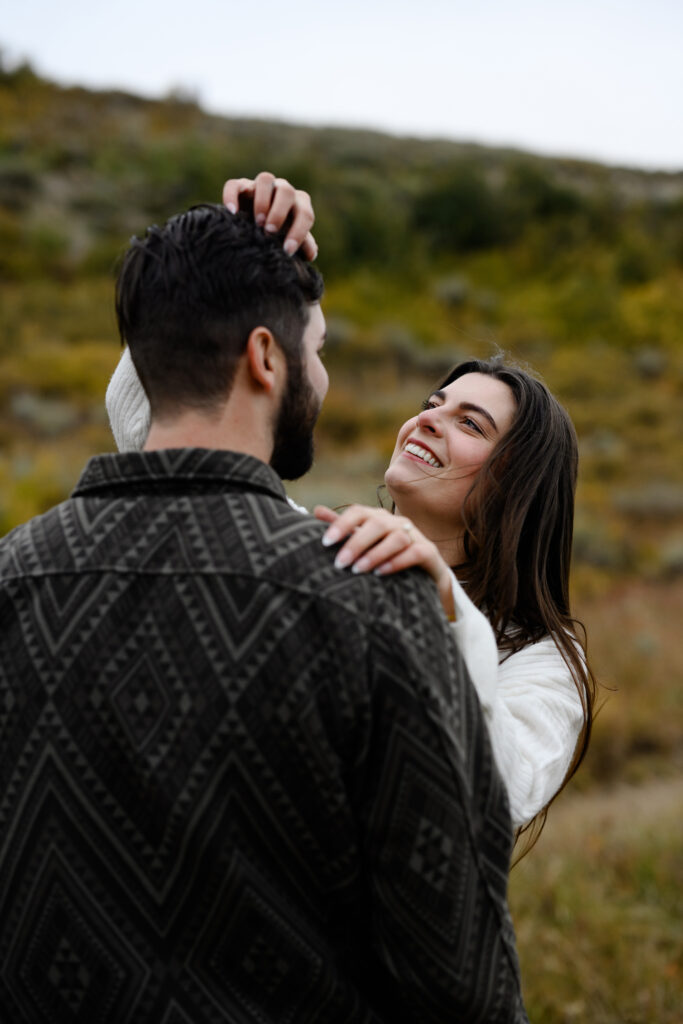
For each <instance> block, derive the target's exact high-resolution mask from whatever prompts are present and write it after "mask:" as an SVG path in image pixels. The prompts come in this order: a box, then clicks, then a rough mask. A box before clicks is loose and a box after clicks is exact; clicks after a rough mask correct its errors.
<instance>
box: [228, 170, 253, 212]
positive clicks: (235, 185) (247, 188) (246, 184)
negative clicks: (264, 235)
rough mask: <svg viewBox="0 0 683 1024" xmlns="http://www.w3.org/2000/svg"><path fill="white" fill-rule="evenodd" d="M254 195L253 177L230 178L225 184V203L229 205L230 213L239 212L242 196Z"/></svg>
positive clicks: (250, 196) (251, 196)
mask: <svg viewBox="0 0 683 1024" xmlns="http://www.w3.org/2000/svg"><path fill="white" fill-rule="evenodd" d="M243 195H244V196H249V198H253V196H254V179H253V178H228V180H227V181H226V183H225V185H223V205H224V206H227V208H228V209H229V210H230V213H237V211H238V210H239V206H240V196H243Z"/></svg>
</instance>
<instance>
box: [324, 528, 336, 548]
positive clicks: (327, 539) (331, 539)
mask: <svg viewBox="0 0 683 1024" xmlns="http://www.w3.org/2000/svg"><path fill="white" fill-rule="evenodd" d="M338 540H339V538H338V537H337V533H336V531H335V530H328V531H327V532H326V533H324V534H323V547H325V548H329V547H331V546H332V544H336V543H337V541H338Z"/></svg>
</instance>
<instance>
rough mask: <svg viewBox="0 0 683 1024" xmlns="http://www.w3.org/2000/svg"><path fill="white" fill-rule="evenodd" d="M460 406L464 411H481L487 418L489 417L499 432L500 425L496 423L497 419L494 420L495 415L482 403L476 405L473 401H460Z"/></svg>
mask: <svg viewBox="0 0 683 1024" xmlns="http://www.w3.org/2000/svg"><path fill="white" fill-rule="evenodd" d="M460 408H461V409H462V410H463V411H464V412H478V413H480V414H481V415H482V416H483V417H484V418H485V419H487V420H488V421H489V423H490V424H491V426H492V427H493V429H494V430H495V431H496V433H498V425H497V424H496V421H495V420H494V418H493V416H492V415H491V413H490V412H487V410H486V409H483V408H482V406H481V405H474V403H473V402H461V403H460Z"/></svg>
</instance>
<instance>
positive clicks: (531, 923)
mask: <svg viewBox="0 0 683 1024" xmlns="http://www.w3.org/2000/svg"><path fill="white" fill-rule="evenodd" d="M682 811H683V782H682V781H681V780H680V779H669V780H656V781H654V782H651V783H649V784H647V785H644V786H641V787H633V786H623V785H622V786H619V787H616V788H614V789H608V790H605V791H602V792H599V793H591V794H577V795H574V796H570V795H567V796H565V798H564V801H563V802H562V803H560V804H558V806H557V807H556V808H555V809H554V813H553V815H552V818H551V819H549V822H548V825H547V827H546V830H545V832H544V833H543V835H542V837H541V839H540V840H539V843H538V845H537V846H536V848H535V849H534V850H533V851H532V852H531V853H530V854H529V855H528V857H527V858H525V859H524V860H523V861H522V862H521V863H520V864H519V865H518V866H517V867H516V868H515V869H514V870H513V872H512V876H511V881H510V899H511V907H512V912H513V917H514V919H515V925H516V929H517V935H518V942H519V952H520V961H521V965H522V978H523V984H524V991H525V998H526V1002H527V1007H528V1010H529V1017H530V1020H531V1022H532V1024H573V1022H584V1021H585V1022H589V1024H680V1021H681V1007H682V1006H683V977H682V974H681V968H682V966H683V965H682V962H681V949H682V944H681V916H682V914H681V912H682V911H683V907H682V906H681V902H682V899H681V893H682V888H681V876H682V873H683V841H682V839H681V827H680V822H681V812H682Z"/></svg>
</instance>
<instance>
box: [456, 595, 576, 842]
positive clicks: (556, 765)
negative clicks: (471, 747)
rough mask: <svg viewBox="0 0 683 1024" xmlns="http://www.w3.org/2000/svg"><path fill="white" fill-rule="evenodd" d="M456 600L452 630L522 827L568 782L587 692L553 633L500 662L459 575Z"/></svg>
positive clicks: (488, 629) (517, 825) (483, 620)
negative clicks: (579, 686) (580, 686)
mask: <svg viewBox="0 0 683 1024" xmlns="http://www.w3.org/2000/svg"><path fill="white" fill-rule="evenodd" d="M453 600H454V604H455V608H456V620H455V622H454V623H453V624H452V629H453V632H454V634H455V638H456V641H457V643H458V646H459V647H460V651H461V653H462V655H463V657H464V659H465V663H466V665H467V668H468V671H469V674H470V678H471V680H472V682H473V684H474V687H475V689H476V691H477V694H478V696H479V700H480V703H481V705H482V707H483V709H484V715H485V718H486V722H487V724H488V728H489V735H490V737H491V744H492V747H493V754H494V757H495V760H496V765H497V767H498V770H499V771H500V773H501V775H502V777H503V779H504V780H505V784H506V788H507V791H508V797H509V800H510V813H511V816H512V822H513V825H514V827H515V828H520V827H521V826H522V825H525V824H526V823H527V822H529V821H531V819H532V818H533V817H534V816H535V815H536V814H538V812H539V811H540V810H542V809H543V807H545V805H546V804H547V803H548V801H549V800H550V799H551V798H552V797H553V796H554V795H555V793H556V792H557V791H558V789H559V788H560V786H561V785H562V782H563V781H564V777H565V775H566V774H567V770H568V768H569V765H570V763H571V759H572V755H573V753H574V748H575V747H576V741H577V739H578V736H579V733H580V731H581V726H582V724H583V708H582V705H581V699H580V697H579V694H578V692H577V689H576V685H575V683H574V680H573V677H572V674H571V672H570V671H569V668H568V666H567V665H566V663H565V662H564V660H563V658H562V655H561V654H560V651H559V649H558V647H557V645H556V644H555V642H554V640H553V639H552V638H551V637H546V638H545V639H543V640H540V641H539V642H538V643H535V644H529V645H528V646H527V647H524V648H523V649H522V650H521V651H518V652H517V653H516V654H512V655H510V656H509V657H507V658H505V660H504V661H501V662H500V664H499V655H498V651H497V648H496V645H495V638H494V634H493V630H492V629H491V627H490V625H489V623H488V621H487V619H486V617H485V616H484V615H483V614H482V613H481V612H480V611H479V609H478V608H477V607H476V606H475V605H474V604H473V603H472V601H470V599H469V598H468V597H467V595H466V594H465V592H464V591H463V589H462V587H461V586H460V584H459V583H458V581H457V580H456V579H455V576H454V577H453Z"/></svg>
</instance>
